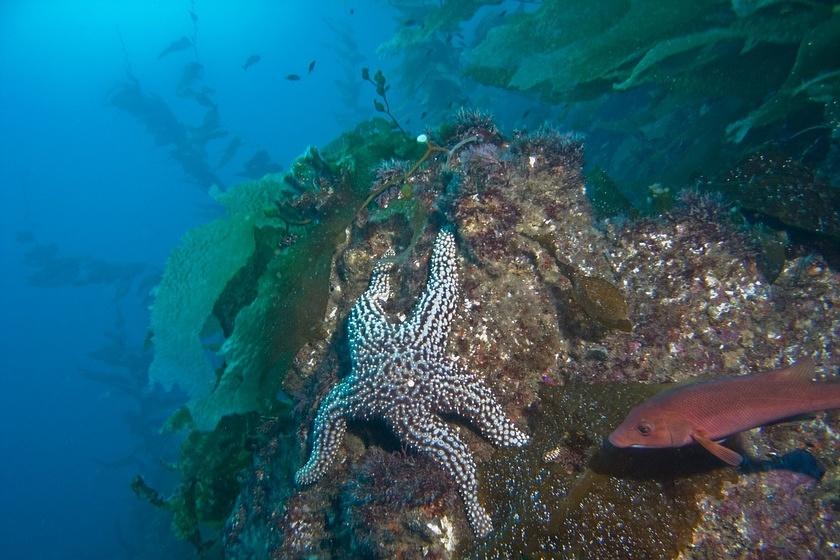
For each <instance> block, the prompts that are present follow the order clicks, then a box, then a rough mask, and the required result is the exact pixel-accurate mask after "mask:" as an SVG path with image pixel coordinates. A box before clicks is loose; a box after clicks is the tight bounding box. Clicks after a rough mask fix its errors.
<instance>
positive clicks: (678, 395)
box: [609, 358, 840, 466]
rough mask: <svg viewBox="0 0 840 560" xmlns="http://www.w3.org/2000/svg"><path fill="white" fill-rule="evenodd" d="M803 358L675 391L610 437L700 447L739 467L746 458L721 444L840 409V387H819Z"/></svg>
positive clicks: (628, 442) (642, 408)
mask: <svg viewBox="0 0 840 560" xmlns="http://www.w3.org/2000/svg"><path fill="white" fill-rule="evenodd" d="M813 377H814V362H813V361H812V360H811V359H809V358H805V359H802V360H799V361H798V362H796V363H795V364H793V365H792V366H790V367H788V368H784V369H779V370H775V371H772V372H768V373H759V374H753V375H740V376H734V377H722V378H719V379H714V380H711V381H705V382H700V383H693V384H691V385H686V386H682V387H675V388H673V389H669V390H667V391H664V392H662V393H660V394H659V395H656V396H655V397H653V398H651V399H648V400H647V401H645V402H643V403H642V404H640V405H639V406H637V407H636V408H634V409H633V410H631V411H630V413H629V414H628V415H627V418H625V420H624V422H622V423H621V425H620V426H619V427H618V428H616V430H615V431H614V432H613V433H612V434H610V436H609V440H610V443H612V444H613V445H615V446H616V447H681V446H683V445H688V444H690V443H699V444H700V445H702V446H703V447H705V448H706V449H707V450H708V451H709V452H710V453H712V454H714V455H715V456H716V457H718V458H719V459H721V460H722V461H725V462H727V463H729V464H730V465H733V466H737V465H739V464H740V463H741V461H742V457H741V455H739V454H738V453H736V452H735V451H732V450H731V449H729V448H727V447H724V446H723V445H721V444H720V443H718V440H721V439H723V438H726V437H728V436H731V435H733V434H736V433H738V432H742V431H744V430H749V429H751V428H756V427H758V426H762V425H764V424H770V423H772V422H776V421H778V420H782V419H785V418H790V417H792V416H797V415H799V414H805V413H809V412H816V411H819V410H830V409H834V408H840V382H838V381H833V382H815V381H814V380H813Z"/></svg>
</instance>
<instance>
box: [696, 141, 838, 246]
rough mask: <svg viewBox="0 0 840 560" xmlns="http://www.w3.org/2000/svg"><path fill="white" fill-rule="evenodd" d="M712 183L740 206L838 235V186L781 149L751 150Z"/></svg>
mask: <svg viewBox="0 0 840 560" xmlns="http://www.w3.org/2000/svg"><path fill="white" fill-rule="evenodd" d="M712 186H713V187H714V186H716V187H717V188H720V189H721V191H722V192H723V193H724V194H725V195H726V196H727V198H729V199H730V200H732V201H733V202H735V203H737V204H738V205H739V206H740V207H741V208H744V209H746V210H749V211H752V212H756V213H758V214H761V215H763V216H766V217H769V218H775V219H776V220H778V221H779V222H781V223H782V224H785V225H787V226H793V227H795V228H799V229H801V230H804V231H808V232H813V233H817V234H820V235H827V236H831V237H833V238H835V239H840V211H838V209H840V189H838V188H835V187H833V186H832V185H830V184H828V183H827V182H826V181H824V180H823V179H821V178H820V177H818V176H816V175H815V174H814V172H813V171H811V170H810V169H808V168H807V167H806V166H804V165H802V164H801V163H797V162H796V161H794V160H793V159H791V158H789V157H787V156H784V155H783V154H781V153H778V152H762V153H757V154H752V155H750V156H749V157H747V158H745V159H744V160H743V161H741V162H740V163H739V164H738V166H737V167H735V169H733V170H732V171H731V172H729V173H728V174H726V175H725V176H724V177H723V179H721V180H720V181H718V182H717V183H716V184H713V185H712Z"/></svg>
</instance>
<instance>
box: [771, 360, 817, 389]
mask: <svg viewBox="0 0 840 560" xmlns="http://www.w3.org/2000/svg"><path fill="white" fill-rule="evenodd" d="M770 375H775V376H777V377H779V378H781V379H786V380H788V381H801V382H803V383H810V382H811V381H812V380H813V379H814V360H812V359H811V358H800V359H799V360H796V361H795V362H794V363H793V364H792V365H791V366H790V367H786V368H782V369H777V370H776V371H773V372H771V373H770Z"/></svg>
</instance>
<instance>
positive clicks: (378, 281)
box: [347, 249, 394, 362]
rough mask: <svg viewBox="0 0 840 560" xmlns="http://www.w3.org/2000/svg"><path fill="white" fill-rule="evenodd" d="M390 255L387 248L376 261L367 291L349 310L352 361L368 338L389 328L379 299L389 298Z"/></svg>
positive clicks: (368, 341) (381, 334)
mask: <svg viewBox="0 0 840 560" xmlns="http://www.w3.org/2000/svg"><path fill="white" fill-rule="evenodd" d="M393 256H394V250H393V249H388V250H387V251H386V252H385V254H384V255H383V259H382V260H380V261H379V262H378V263H376V265H375V266H374V267H373V272H372V273H371V277H370V284H369V285H368V288H367V290H365V292H364V293H363V294H362V295H361V296H360V297H359V299H358V300H356V303H355V304H354V305H353V309H352V311H351V312H350V320H349V322H348V327H347V328H348V334H349V336H350V354H351V358H352V359H353V361H354V362H355V361H356V360H359V359H361V358H362V357H363V356H362V355H363V354H364V353H365V351H366V350H367V346H368V344H369V343H370V341H372V340H376V339H380V338H382V337H383V335H384V334H387V333H388V331H390V330H391V325H390V324H389V323H388V319H387V315H386V314H385V310H384V309H382V302H384V301H387V300H388V298H390V297H391V278H390V272H391V270H392V269H393V268H394V263H393V262H392V261H390V260H388V259H390V258H392V257H393Z"/></svg>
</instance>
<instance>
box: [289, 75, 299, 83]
mask: <svg viewBox="0 0 840 560" xmlns="http://www.w3.org/2000/svg"><path fill="white" fill-rule="evenodd" d="M286 79H287V80H289V81H290V82H298V81H300V76H298V75H297V74H289V75H287V76H286Z"/></svg>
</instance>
